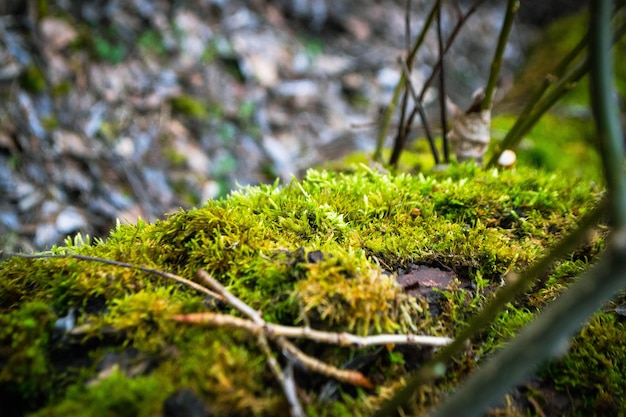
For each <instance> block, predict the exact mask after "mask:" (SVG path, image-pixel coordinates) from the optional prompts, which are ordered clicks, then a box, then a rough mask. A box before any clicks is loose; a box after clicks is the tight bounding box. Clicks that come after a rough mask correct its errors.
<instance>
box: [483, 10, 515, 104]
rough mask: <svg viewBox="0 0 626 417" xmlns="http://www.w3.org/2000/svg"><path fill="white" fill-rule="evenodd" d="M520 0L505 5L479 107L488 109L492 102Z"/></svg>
mask: <svg viewBox="0 0 626 417" xmlns="http://www.w3.org/2000/svg"><path fill="white" fill-rule="evenodd" d="M519 6H520V0H509V1H508V3H507V6H506V15H505V16H504V22H503V23H502V29H501V30H500V36H499V37H498V44H497V45H496V52H495V54H494V56H493V60H492V61H491V72H490V73H489V80H488V81H487V86H486V87H485V99H484V100H483V102H482V104H481V106H480V109H481V110H490V109H491V105H492V103H493V96H494V95H495V91H496V84H497V82H498V76H499V75H500V68H501V67H502V57H503V56H504V48H505V47H506V44H507V42H508V39H509V34H510V33H511V28H512V27H513V20H514V18H515V15H516V14H517V11H518V10H519Z"/></svg>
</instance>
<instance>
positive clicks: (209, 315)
mask: <svg viewBox="0 0 626 417" xmlns="http://www.w3.org/2000/svg"><path fill="white" fill-rule="evenodd" d="M172 319H173V320H176V321H178V322H182V323H194V324H206V325H210V326H216V327H226V326H227V327H235V328H240V329H245V330H247V331H249V332H250V333H253V334H259V333H263V332H265V333H267V334H268V335H270V336H284V337H288V338H291V339H296V338H300V339H309V340H313V341H315V342H322V343H329V344H334V345H337V346H341V347H355V348H357V349H362V348H365V347H369V346H381V345H390V344H394V345H424V346H437V347H441V346H446V345H448V344H450V343H451V342H452V339H451V338H449V337H439V336H424V335H414V334H404V335H402V334H378V335H373V336H356V335H353V334H351V333H346V332H342V333H336V332H325V331H321V330H315V329H311V328H310V327H306V326H304V327H297V326H284V325H281V324H273V323H267V322H264V323H256V322H254V321H251V320H246V319H242V318H239V317H234V316H231V315H228V314H219V313H213V312H205V313H190V314H178V315H175V316H173V317H172Z"/></svg>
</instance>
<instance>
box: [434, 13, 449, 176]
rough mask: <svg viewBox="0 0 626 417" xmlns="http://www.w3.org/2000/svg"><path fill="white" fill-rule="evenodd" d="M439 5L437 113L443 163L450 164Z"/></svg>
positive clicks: (444, 68)
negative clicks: (440, 132)
mask: <svg viewBox="0 0 626 417" xmlns="http://www.w3.org/2000/svg"><path fill="white" fill-rule="evenodd" d="M441 10H442V7H441V3H439V10H438V11H437V40H438V44H439V60H440V61H441V72H440V74H439V111H440V113H441V131H442V134H441V138H442V141H443V161H444V163H446V164H447V163H449V162H450V149H449V144H448V129H447V125H448V116H447V114H446V99H445V97H446V77H445V75H446V67H445V59H444V56H443V55H444V53H443V36H442V34H441Z"/></svg>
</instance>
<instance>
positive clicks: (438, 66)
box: [389, 0, 485, 165]
mask: <svg viewBox="0 0 626 417" xmlns="http://www.w3.org/2000/svg"><path fill="white" fill-rule="evenodd" d="M484 1H485V0H477V1H476V2H475V3H474V4H473V5H472V7H471V8H470V9H469V10H468V11H467V13H465V14H464V15H463V16H461V18H459V20H458V21H457V24H456V25H455V27H454V29H452V33H451V34H450V38H449V39H448V42H446V46H445V48H444V51H443V55H445V54H446V52H448V50H449V49H450V47H451V46H452V44H453V43H454V40H455V39H456V37H457V35H458V34H459V32H460V31H461V28H462V27H463V25H464V24H465V22H467V20H468V19H469V17H470V16H471V15H472V14H474V12H475V11H476V10H478V7H479V6H480V5H481V4H482V3H483V2H484ZM435 12H436V7H435ZM429 17H430V16H429ZM433 17H434V15H433ZM443 55H442V56H443ZM409 68H411V67H409ZM440 70H441V59H439V60H438V61H437V63H436V64H435V66H434V67H433V68H432V71H431V73H430V76H429V77H428V79H427V80H426V82H425V83H424V85H423V86H422V90H421V91H420V94H419V96H418V97H419V101H418V102H419V103H421V102H422V101H423V100H424V96H425V95H426V90H427V89H428V87H430V85H431V84H432V82H433V80H434V79H435V76H436V75H437V74H438V73H439V71H440ZM405 82H406V77H405ZM418 112H419V108H418V107H417V105H416V106H415V107H414V108H413V110H412V111H411V114H410V115H409V117H408V120H407V122H406V123H405V126H406V127H404V128H403V127H402V126H401V128H400V129H402V131H403V132H408V130H407V129H408V127H409V126H411V125H412V124H413V120H415V116H416V115H417V113H418ZM400 122H401V123H402V122H403V118H402V119H401V120H400ZM400 129H399V131H398V135H396V138H395V139H394V141H396V142H397V141H399V140H400V139H401V140H402V142H401V143H398V144H395V143H394V147H398V148H399V152H397V155H396V158H395V159H393V158H391V159H390V160H389V164H390V165H395V164H397V162H398V159H399V157H400V153H401V152H402V148H403V146H404V142H405V141H406V138H405V137H404V138H401V136H400Z"/></svg>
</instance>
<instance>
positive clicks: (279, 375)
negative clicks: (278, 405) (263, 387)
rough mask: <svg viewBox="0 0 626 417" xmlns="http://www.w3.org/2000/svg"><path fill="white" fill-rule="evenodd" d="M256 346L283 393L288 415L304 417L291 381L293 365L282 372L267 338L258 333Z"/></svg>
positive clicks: (289, 364)
mask: <svg viewBox="0 0 626 417" xmlns="http://www.w3.org/2000/svg"><path fill="white" fill-rule="evenodd" d="M257 340H258V344H259V346H260V347H261V351H262V352H263V354H264V355H265V357H266V358H267V363H268V365H269V368H270V370H271V371H272V373H273V374H274V378H276V379H277V380H278V382H279V383H280V386H281V388H282V389H283V392H284V393H285V398H287V402H288V403H289V406H290V410H289V411H290V415H291V416H292V417H306V413H305V412H304V410H302V406H301V405H300V400H299V399H298V394H297V392H296V389H295V381H294V379H293V365H292V364H291V363H288V364H287V370H286V371H283V370H282V369H281V368H280V364H279V363H278V361H277V360H276V357H275V356H274V354H273V353H272V350H271V349H270V345H269V343H268V342H267V338H266V337H265V335H264V334H263V333H259V335H258V337H257Z"/></svg>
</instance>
